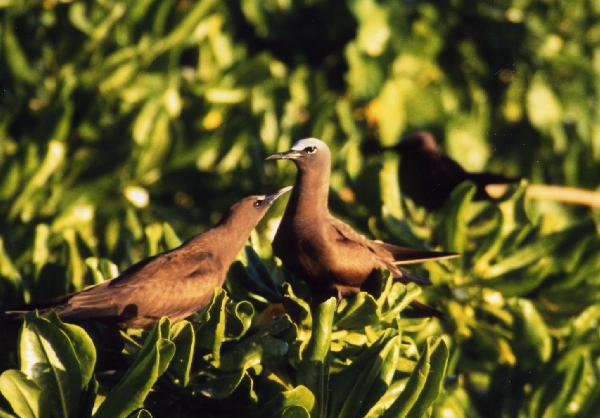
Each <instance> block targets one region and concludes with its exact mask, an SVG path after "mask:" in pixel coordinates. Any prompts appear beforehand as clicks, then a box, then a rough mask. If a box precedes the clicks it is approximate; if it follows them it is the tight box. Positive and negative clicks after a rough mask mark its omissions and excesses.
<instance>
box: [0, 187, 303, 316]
mask: <svg viewBox="0 0 600 418" xmlns="http://www.w3.org/2000/svg"><path fill="white" fill-rule="evenodd" d="M290 189H291V187H286V188H283V189H281V190H279V191H277V192H275V193H272V194H269V195H266V196H248V197H245V198H243V199H241V200H240V201H238V202H237V203H235V204H234V205H233V206H231V207H230V208H229V209H228V210H227V212H226V213H225V214H224V216H223V218H222V219H221V220H220V221H219V223H218V224H217V225H216V226H215V227H213V228H211V229H209V230H208V231H206V232H204V233H202V234H199V235H197V236H195V237H193V238H191V239H190V240H189V241H187V242H185V243H184V244H182V245H181V246H179V247H177V248H175V249H173V250H170V251H166V252H164V253H161V254H157V255H155V256H153V257H149V258H146V259H144V260H142V261H140V262H138V263H136V264H134V265H133V266H131V267H129V268H128V269H127V270H125V271H124V272H123V274H121V275H120V276H119V277H117V278H114V279H112V280H108V281H105V282H103V283H100V284H97V285H94V286H91V287H88V288H87V289H84V290H82V291H81V292H77V293H72V294H69V295H65V296H62V297H59V298H57V299H54V300H51V301H49V302H46V303H42V304H39V305H32V306H28V307H27V309H28V310H31V309H34V308H36V309H42V310H46V309H50V308H52V309H54V310H55V311H56V312H57V313H58V315H59V316H60V317H61V318H63V319H65V320H67V321H68V320H71V321H78V320H83V319H104V320H108V321H113V322H117V323H119V324H120V325H123V326H125V327H132V328H147V327H149V326H152V325H153V324H154V323H155V322H156V321H157V320H158V319H160V318H161V317H163V316H168V317H169V318H171V319H172V320H178V319H182V318H185V317H187V316H189V315H191V314H192V313H194V312H196V311H197V310H198V309H200V308H202V307H204V306H205V305H207V304H208V303H209V302H210V300H211V298H212V296H213V294H214V290H215V288H217V287H219V286H221V285H222V284H223V282H224V281H225V277H226V274H227V271H228V270H229V266H230V265H231V263H232V262H233V261H234V259H235V257H236V255H237V254H238V253H239V252H240V250H241V249H242V247H243V246H244V243H245V242H246V241H247V240H248V236H249V235H250V232H251V231H252V229H254V227H255V226H256V225H257V224H258V222H259V221H260V220H261V219H262V217H263V215H264V214H265V213H266V212H267V210H268V209H269V207H270V206H271V204H272V203H273V202H274V201H275V200H276V199H277V198H278V197H280V196H281V195H283V194H284V193H286V192H287V191H289V190H290ZM7 313H9V314H18V313H25V311H23V310H19V311H10V312H7Z"/></svg>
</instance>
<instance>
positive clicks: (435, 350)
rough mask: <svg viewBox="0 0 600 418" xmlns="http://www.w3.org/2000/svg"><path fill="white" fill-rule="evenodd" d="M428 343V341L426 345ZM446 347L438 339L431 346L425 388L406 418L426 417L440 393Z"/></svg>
mask: <svg viewBox="0 0 600 418" xmlns="http://www.w3.org/2000/svg"><path fill="white" fill-rule="evenodd" d="M429 343H430V342H429V341H428V343H427V344H429ZM448 357H449V352H448V347H447V346H446V342H445V341H444V340H443V339H441V338H440V339H438V340H437V341H436V342H435V343H433V344H432V348H431V357H430V360H429V363H430V370H429V374H428V376H427V381H426V382H425V386H424V387H423V390H422V391H421V394H420V395H419V398H418V399H417V401H416V402H415V404H414V405H413V407H412V408H411V410H410V412H409V413H408V415H407V417H408V418H421V417H423V416H425V415H426V412H427V410H428V409H429V407H430V406H431V405H432V404H433V402H435V401H436V400H437V398H438V396H439V395H440V393H441V391H442V386H443V384H444V378H445V377H446V367H447V366H448Z"/></svg>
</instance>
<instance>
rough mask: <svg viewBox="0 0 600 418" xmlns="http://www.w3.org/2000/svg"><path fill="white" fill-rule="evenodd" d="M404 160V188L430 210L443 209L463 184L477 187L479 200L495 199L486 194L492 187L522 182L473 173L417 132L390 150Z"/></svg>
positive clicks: (401, 171) (488, 174)
mask: <svg viewBox="0 0 600 418" xmlns="http://www.w3.org/2000/svg"><path fill="white" fill-rule="evenodd" d="M390 149H393V150H395V151H396V152H398V153H399V154H400V155H401V156H402V161H401V163H400V172H399V175H400V187H401V188H402V192H403V193H404V194H405V195H406V196H408V197H409V198H410V199H412V200H413V201H414V202H415V203H416V204H417V205H419V206H424V207H425V208H426V209H428V210H435V209H438V208H440V207H441V206H442V205H443V204H444V202H445V201H446V200H448V197H449V196H450V194H451V193H452V190H454V188H455V187H456V186H458V185H459V184H460V183H462V182H463V181H466V180H470V181H472V182H473V183H475V185H476V187H477V192H476V194H475V199H492V197H491V196H490V195H489V194H488V192H486V190H485V186H487V185H489V184H506V183H516V182H518V181H519V180H518V179H515V178H511V177H506V176H503V175H500V174H492V173H486V172H483V173H470V172H468V171H466V170H465V169H464V168H462V167H461V165H460V164H458V163H457V162H456V161H454V160H453V159H452V158H450V157H448V156H446V155H444V154H442V152H441V151H440V149H439V148H438V145H437V143H436V142H435V139H434V137H433V136H432V135H431V134H430V133H428V132H416V133H413V134H411V135H408V136H406V137H404V138H403V139H402V140H401V141H400V142H399V143H398V144H397V145H395V146H393V147H390Z"/></svg>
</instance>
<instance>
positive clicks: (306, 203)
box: [286, 165, 330, 219]
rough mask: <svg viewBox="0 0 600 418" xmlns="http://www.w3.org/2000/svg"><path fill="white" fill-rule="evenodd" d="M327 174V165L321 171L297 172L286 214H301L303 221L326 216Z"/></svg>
mask: <svg viewBox="0 0 600 418" xmlns="http://www.w3.org/2000/svg"><path fill="white" fill-rule="evenodd" d="M329 174H330V168H329V165H328V166H327V167H326V168H323V169H321V170H316V169H313V170H299V171H298V175H297V176H296V185H295V186H294V189H293V190H292V195H291V197H290V202H289V203H288V206H287V208H286V214H288V213H290V214H291V213H301V214H302V216H301V217H302V218H303V219H308V218H316V217H319V216H326V215H328V214H329V208H328V203H327V201H328V198H329Z"/></svg>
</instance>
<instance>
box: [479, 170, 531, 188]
mask: <svg viewBox="0 0 600 418" xmlns="http://www.w3.org/2000/svg"><path fill="white" fill-rule="evenodd" d="M470 179H471V180H473V181H474V182H475V184H477V185H479V186H485V185H487V184H497V183H518V182H519V181H521V179H518V178H516V177H507V176H503V175H502V174H494V173H486V172H483V173H471V174H470Z"/></svg>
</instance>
